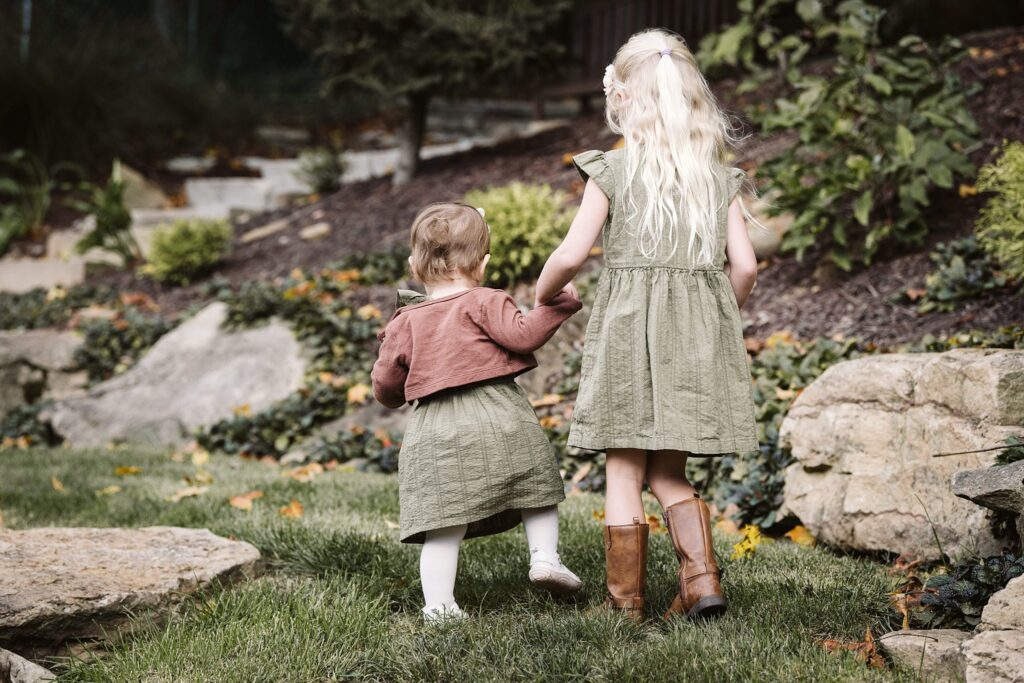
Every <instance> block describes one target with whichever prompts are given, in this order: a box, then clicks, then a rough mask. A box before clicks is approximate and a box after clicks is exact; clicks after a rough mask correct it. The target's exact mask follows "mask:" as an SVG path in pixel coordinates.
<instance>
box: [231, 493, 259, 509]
mask: <svg viewBox="0 0 1024 683" xmlns="http://www.w3.org/2000/svg"><path fill="white" fill-rule="evenodd" d="M262 497H263V491H249V493H241V494H239V495H237V496H231V497H230V498H228V504H229V505H231V507H233V508H238V509H239V510H245V511H246V512H249V511H250V510H252V502H253V501H254V500H256V499H257V498H262Z"/></svg>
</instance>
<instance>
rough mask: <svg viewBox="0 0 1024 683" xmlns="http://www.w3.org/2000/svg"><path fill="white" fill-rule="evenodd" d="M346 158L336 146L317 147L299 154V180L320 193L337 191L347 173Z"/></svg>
mask: <svg viewBox="0 0 1024 683" xmlns="http://www.w3.org/2000/svg"><path fill="white" fill-rule="evenodd" d="M345 167H346V164H345V160H344V158H342V156H341V150H339V149H337V148H335V147H315V148H313V149H306V150H303V151H302V153H300V154H299V171H298V173H297V174H296V175H297V176H298V178H299V180H301V181H303V182H304V183H307V184H308V185H309V186H310V187H312V188H313V191H314V192H317V193H319V194H329V193H331V192H337V191H338V189H339V188H340V187H341V176H342V175H344V174H345Z"/></svg>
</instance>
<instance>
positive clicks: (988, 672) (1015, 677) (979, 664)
mask: <svg viewBox="0 0 1024 683" xmlns="http://www.w3.org/2000/svg"><path fill="white" fill-rule="evenodd" d="M963 652H964V660H965V663H966V666H965V670H966V675H965V680H966V681H967V682H968V683H1020V681H1021V680H1024V631H983V632H981V633H979V634H977V635H976V636H974V637H973V638H971V639H970V640H968V641H967V642H966V643H964V649H963Z"/></svg>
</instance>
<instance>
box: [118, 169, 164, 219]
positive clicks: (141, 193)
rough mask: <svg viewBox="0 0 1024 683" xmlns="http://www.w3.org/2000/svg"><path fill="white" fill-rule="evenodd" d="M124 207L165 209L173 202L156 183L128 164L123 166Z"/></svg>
mask: <svg viewBox="0 0 1024 683" xmlns="http://www.w3.org/2000/svg"><path fill="white" fill-rule="evenodd" d="M121 180H122V182H123V183H124V205H125V207H126V208H128V209H164V208H167V207H168V206H170V204H171V202H170V200H169V199H168V198H167V195H166V194H164V192H163V190H161V189H160V186H159V185H157V184H156V183H154V182H152V181H150V180H148V179H146V177H145V176H143V175H142V174H141V173H139V172H138V171H136V170H135V169H134V168H132V167H131V166H128V165H127V164H121Z"/></svg>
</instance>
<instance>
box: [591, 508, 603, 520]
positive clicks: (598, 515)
mask: <svg viewBox="0 0 1024 683" xmlns="http://www.w3.org/2000/svg"><path fill="white" fill-rule="evenodd" d="M590 514H591V515H592V516H593V517H594V519H596V520H597V521H598V522H603V521H604V510H594V511H593V512H591V513H590Z"/></svg>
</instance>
